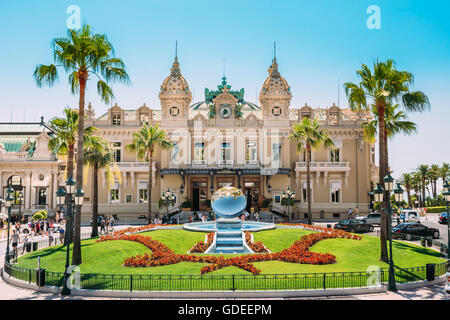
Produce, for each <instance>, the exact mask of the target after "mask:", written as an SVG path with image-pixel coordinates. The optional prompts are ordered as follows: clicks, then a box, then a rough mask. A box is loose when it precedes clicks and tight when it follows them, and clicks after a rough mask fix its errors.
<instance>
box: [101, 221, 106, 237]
mask: <svg viewBox="0 0 450 320" xmlns="http://www.w3.org/2000/svg"><path fill="white" fill-rule="evenodd" d="M105 225H106V221H105V218H102V221H101V222H100V234H104V233H105Z"/></svg>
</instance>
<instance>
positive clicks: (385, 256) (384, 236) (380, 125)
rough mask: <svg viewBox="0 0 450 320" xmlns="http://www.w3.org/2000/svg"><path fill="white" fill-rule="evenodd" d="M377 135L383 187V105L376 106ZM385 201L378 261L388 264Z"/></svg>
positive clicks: (384, 158)
mask: <svg viewBox="0 0 450 320" xmlns="http://www.w3.org/2000/svg"><path fill="white" fill-rule="evenodd" d="M377 111H378V134H379V143H378V148H379V156H380V163H379V167H380V168H379V180H380V183H381V185H382V186H383V178H384V177H385V176H386V175H387V174H388V159H387V143H386V141H387V140H386V123H385V119H384V116H385V106H384V104H383V103H381V104H379V105H378V110H377ZM387 201H388V199H385V200H384V201H383V202H382V203H381V206H380V213H381V223H380V225H381V226H380V227H381V232H380V261H384V262H388V250H387V243H386V241H387V227H388V225H387V220H388V219H387V212H386V210H387Z"/></svg>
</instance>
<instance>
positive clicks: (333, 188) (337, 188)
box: [330, 181, 341, 203]
mask: <svg viewBox="0 0 450 320" xmlns="http://www.w3.org/2000/svg"><path fill="white" fill-rule="evenodd" d="M330 192H331V203H340V202H341V181H331V185H330Z"/></svg>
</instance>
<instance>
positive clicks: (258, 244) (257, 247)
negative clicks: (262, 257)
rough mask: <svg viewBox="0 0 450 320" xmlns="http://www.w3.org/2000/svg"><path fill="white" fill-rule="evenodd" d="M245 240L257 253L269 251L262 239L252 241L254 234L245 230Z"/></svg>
mask: <svg viewBox="0 0 450 320" xmlns="http://www.w3.org/2000/svg"><path fill="white" fill-rule="evenodd" d="M245 242H246V243H247V245H248V246H249V247H250V249H252V250H253V251H254V252H257V253H263V252H264V253H268V252H269V251H268V250H267V248H266V246H265V245H263V243H262V242H261V241H256V242H252V236H251V235H250V232H248V231H246V232H245Z"/></svg>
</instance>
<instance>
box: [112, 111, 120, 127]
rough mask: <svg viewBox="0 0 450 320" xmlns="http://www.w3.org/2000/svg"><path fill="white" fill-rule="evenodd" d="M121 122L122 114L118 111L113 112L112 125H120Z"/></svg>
mask: <svg viewBox="0 0 450 320" xmlns="http://www.w3.org/2000/svg"><path fill="white" fill-rule="evenodd" d="M121 123H122V115H121V114H120V113H113V114H112V125H113V126H120V125H121Z"/></svg>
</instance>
